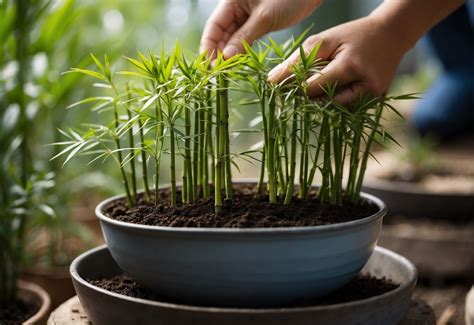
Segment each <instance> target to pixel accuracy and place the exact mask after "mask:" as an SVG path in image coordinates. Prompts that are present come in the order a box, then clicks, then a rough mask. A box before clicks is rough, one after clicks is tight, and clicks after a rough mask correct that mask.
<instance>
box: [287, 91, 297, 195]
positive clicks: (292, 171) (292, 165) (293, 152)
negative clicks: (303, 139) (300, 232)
mask: <svg viewBox="0 0 474 325" xmlns="http://www.w3.org/2000/svg"><path fill="white" fill-rule="evenodd" d="M294 107H295V108H294V110H293V116H292V127H291V133H290V137H291V144H290V167H289V169H290V174H289V179H288V184H287V186H286V194H285V201H284V204H290V203H291V200H292V198H293V192H294V186H295V173H296V145H297V128H298V115H297V107H298V101H297V98H295V100H294Z"/></svg>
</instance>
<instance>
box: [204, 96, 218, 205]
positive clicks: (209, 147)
mask: <svg viewBox="0 0 474 325" xmlns="http://www.w3.org/2000/svg"><path fill="white" fill-rule="evenodd" d="M206 97H207V108H206V112H205V113H206V121H205V123H206V134H205V143H204V145H205V148H204V150H203V151H204V158H205V162H204V163H203V165H204V175H203V176H204V179H203V185H204V186H203V196H204V197H208V196H209V169H208V167H209V166H208V157H209V155H210V156H211V179H212V180H213V181H214V173H215V170H214V148H213V144H212V100H211V90H210V89H206Z"/></svg>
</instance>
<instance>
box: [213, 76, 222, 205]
mask: <svg viewBox="0 0 474 325" xmlns="http://www.w3.org/2000/svg"><path fill="white" fill-rule="evenodd" d="M218 78H221V76H219V77H218ZM220 98H221V90H220V80H219V82H218V85H217V87H216V131H215V134H216V141H215V144H216V151H215V172H214V176H215V179H214V199H215V203H214V205H215V212H216V214H219V213H221V212H222V195H221V190H222V183H223V182H222V162H223V159H222V158H223V157H222V156H223V151H224V145H225V144H224V137H223V130H222V129H223V125H222V124H223V123H222V118H223V114H222V107H221V100H220Z"/></svg>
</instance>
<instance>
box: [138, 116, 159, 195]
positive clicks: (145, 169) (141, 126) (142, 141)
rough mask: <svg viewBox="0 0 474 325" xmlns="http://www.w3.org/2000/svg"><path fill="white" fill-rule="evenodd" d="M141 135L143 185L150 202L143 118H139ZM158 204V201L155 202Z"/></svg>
mask: <svg viewBox="0 0 474 325" xmlns="http://www.w3.org/2000/svg"><path fill="white" fill-rule="evenodd" d="M138 127H139V128H140V130H139V135H140V144H141V147H142V149H141V157H142V177H143V187H144V188H145V200H146V202H147V203H150V200H151V195H150V186H149V185H148V168H147V165H146V159H147V157H146V151H145V135H144V134H143V123H142V120H141V118H139V119H138ZM155 204H156V202H155Z"/></svg>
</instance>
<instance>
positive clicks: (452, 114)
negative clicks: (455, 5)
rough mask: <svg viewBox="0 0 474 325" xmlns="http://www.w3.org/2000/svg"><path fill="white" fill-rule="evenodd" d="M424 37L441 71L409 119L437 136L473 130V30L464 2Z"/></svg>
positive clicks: (427, 132)
mask: <svg viewBox="0 0 474 325" xmlns="http://www.w3.org/2000/svg"><path fill="white" fill-rule="evenodd" d="M425 40H426V41H427V42H428V45H429V46H430V49H431V52H432V53H433V54H434V55H435V56H436V57H437V59H438V60H439V61H440V63H441V65H442V67H443V73H442V75H441V76H440V78H439V79H438V80H437V81H435V83H434V84H433V85H432V87H431V88H430V89H429V90H428V91H427V92H426V93H425V94H423V99H422V100H420V101H419V103H418V105H417V107H416V108H415V112H414V114H413V118H412V122H413V124H414V126H415V127H416V129H417V130H418V132H419V133H420V134H422V135H425V134H432V135H435V136H437V137H439V138H448V137H453V136H460V135H463V134H467V133H473V132H474V32H473V27H472V22H471V20H470V17H469V11H468V6H467V5H464V6H462V7H461V8H459V9H458V10H456V11H455V12H454V13H453V14H451V15H450V16H448V17H447V18H445V19H444V20H443V21H442V22H440V23H439V24H438V25H436V26H435V27H434V28H433V29H432V30H430V31H429V32H428V34H427V35H426V37H425Z"/></svg>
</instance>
